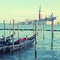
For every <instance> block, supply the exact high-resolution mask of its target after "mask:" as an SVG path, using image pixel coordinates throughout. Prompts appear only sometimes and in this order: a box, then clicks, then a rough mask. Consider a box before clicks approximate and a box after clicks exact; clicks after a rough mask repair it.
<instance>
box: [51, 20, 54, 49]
mask: <svg viewBox="0 0 60 60" xmlns="http://www.w3.org/2000/svg"><path fill="white" fill-rule="evenodd" d="M51 27H52V29H51V50H53V37H54V36H53V20H52V25H51Z"/></svg>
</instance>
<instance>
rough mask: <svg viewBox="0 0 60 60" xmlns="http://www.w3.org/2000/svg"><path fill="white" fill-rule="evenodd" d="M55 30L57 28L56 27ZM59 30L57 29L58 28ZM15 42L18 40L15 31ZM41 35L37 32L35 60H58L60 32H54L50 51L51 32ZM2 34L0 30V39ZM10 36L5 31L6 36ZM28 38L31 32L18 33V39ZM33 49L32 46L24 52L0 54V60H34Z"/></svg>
mask: <svg viewBox="0 0 60 60" xmlns="http://www.w3.org/2000/svg"><path fill="white" fill-rule="evenodd" d="M56 28H57V27H56ZM58 28H59V27H58ZM15 32H16V34H15V40H17V39H18V38H17V37H18V31H15ZM44 32H45V34H44V36H45V37H44V41H43V34H42V32H41V31H38V40H37V42H38V46H37V60H60V32H58V31H57V32H56V31H54V47H53V51H51V31H44ZM2 34H3V30H0V37H1V35H2ZM9 34H10V32H9V30H7V31H6V36H8V35H9ZM26 35H27V36H28V37H30V36H32V35H33V31H20V37H26ZM34 49H35V46H34V45H33V46H32V47H31V48H28V49H25V50H22V49H21V50H18V51H15V52H14V53H6V54H0V60H34V56H35V55H34V52H35V51H34Z"/></svg>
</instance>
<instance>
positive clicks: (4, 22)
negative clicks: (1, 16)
mask: <svg viewBox="0 0 60 60" xmlns="http://www.w3.org/2000/svg"><path fill="white" fill-rule="evenodd" d="M5 28H6V27H5V20H4V40H5V42H6V34H5V33H6V32H5Z"/></svg>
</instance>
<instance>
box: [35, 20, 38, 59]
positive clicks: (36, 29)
mask: <svg viewBox="0 0 60 60" xmlns="http://www.w3.org/2000/svg"><path fill="white" fill-rule="evenodd" d="M37 25H38V22H37V20H36V21H35V34H36V37H35V60H37V37H38V26H37Z"/></svg>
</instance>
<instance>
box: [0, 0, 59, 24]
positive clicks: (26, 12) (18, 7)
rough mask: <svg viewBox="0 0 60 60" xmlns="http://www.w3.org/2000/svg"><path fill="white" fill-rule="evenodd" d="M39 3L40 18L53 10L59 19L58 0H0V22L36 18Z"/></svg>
mask: <svg viewBox="0 0 60 60" xmlns="http://www.w3.org/2000/svg"><path fill="white" fill-rule="evenodd" d="M40 5H41V10H42V18H44V17H45V16H49V15H50V14H51V13H52V12H53V14H54V16H57V19H56V20H58V21H59V20H60V0H0V23H2V22H3V20H6V22H7V23H9V22H10V20H11V21H12V20H13V19H14V20H15V22H18V21H26V20H38V14H39V8H40Z"/></svg>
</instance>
